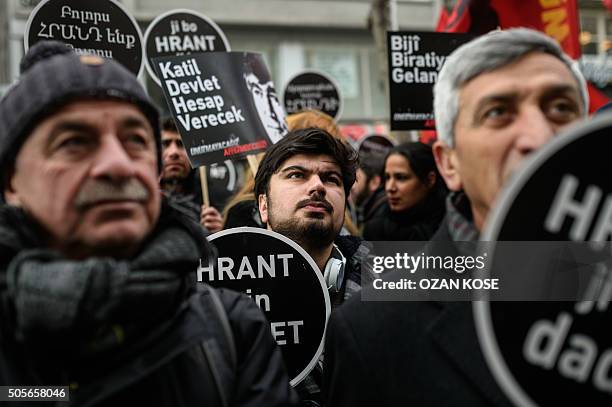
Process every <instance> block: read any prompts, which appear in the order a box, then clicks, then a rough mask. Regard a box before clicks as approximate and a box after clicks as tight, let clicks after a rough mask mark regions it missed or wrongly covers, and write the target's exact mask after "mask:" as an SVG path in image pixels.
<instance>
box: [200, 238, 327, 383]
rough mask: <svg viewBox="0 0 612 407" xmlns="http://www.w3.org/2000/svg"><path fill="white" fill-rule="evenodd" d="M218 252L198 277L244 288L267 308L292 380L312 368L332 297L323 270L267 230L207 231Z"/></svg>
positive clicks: (306, 254)
mask: <svg viewBox="0 0 612 407" xmlns="http://www.w3.org/2000/svg"><path fill="white" fill-rule="evenodd" d="M209 241H210V242H212V243H213V244H214V245H215V247H216V248H217V250H218V252H219V254H218V258H217V260H216V263H214V264H208V265H202V264H201V265H200V267H199V268H198V271H197V274H198V281H201V282H202V281H203V282H205V283H208V284H210V285H212V286H214V287H224V288H230V289H232V290H235V291H240V292H244V293H246V294H247V295H248V296H249V297H250V298H252V299H253V301H255V303H256V304H257V305H258V306H259V308H261V310H262V311H264V313H265V314H266V316H267V318H268V321H270V329H271V330H272V336H274V339H275V340H276V343H278V345H279V346H280V349H281V351H282V353H283V358H284V360H285V364H286V365H287V369H288V371H289V377H291V385H292V386H295V385H297V384H298V383H299V382H300V381H302V380H303V379H304V378H305V377H306V376H307V375H308V373H309V372H310V371H311V370H312V369H314V367H315V365H316V363H317V361H318V359H319V357H320V356H321V352H322V351H323V339H324V336H325V326H326V324H327V318H328V317H329V313H330V309H331V308H330V307H331V305H330V300H329V294H328V292H327V287H326V286H325V283H324V281H323V274H322V273H321V272H320V271H319V268H318V267H317V265H316V264H315V262H314V260H313V259H312V258H311V257H310V256H309V255H308V253H306V252H305V251H304V249H302V248H301V247H300V246H299V245H298V244H297V243H295V242H293V241H292V240H290V239H289V238H287V237H285V236H283V235H281V234H279V233H276V232H272V231H269V230H265V229H259V228H250V227H241V228H234V229H228V230H224V231H221V232H218V233H215V234H213V235H211V236H210V237H209Z"/></svg>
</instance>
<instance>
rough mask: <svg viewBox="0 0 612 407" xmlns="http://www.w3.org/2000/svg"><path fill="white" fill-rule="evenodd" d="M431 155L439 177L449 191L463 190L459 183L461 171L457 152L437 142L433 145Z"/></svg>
mask: <svg viewBox="0 0 612 407" xmlns="http://www.w3.org/2000/svg"><path fill="white" fill-rule="evenodd" d="M433 154H434V158H435V159H436V165H437V166H438V171H440V175H442V178H444V181H445V182H446V186H447V187H448V189H450V190H451V191H460V190H461V188H463V184H462V181H461V171H460V165H459V161H458V160H457V152H456V151H455V150H454V149H452V148H450V147H449V146H447V145H446V144H445V143H443V142H442V141H440V140H438V141H436V142H435V143H434V145H433Z"/></svg>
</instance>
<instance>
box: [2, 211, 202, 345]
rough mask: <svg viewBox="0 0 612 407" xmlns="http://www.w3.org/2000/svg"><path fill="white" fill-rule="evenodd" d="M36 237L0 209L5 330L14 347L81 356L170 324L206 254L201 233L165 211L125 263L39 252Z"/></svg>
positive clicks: (22, 219)
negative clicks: (20, 345) (39, 347)
mask: <svg viewBox="0 0 612 407" xmlns="http://www.w3.org/2000/svg"><path fill="white" fill-rule="evenodd" d="M38 232H39V230H38V229H37V226H36V225H35V224H34V223H33V222H32V221H31V220H30V219H29V218H28V217H27V216H26V215H25V214H24V213H23V212H22V211H21V210H19V209H17V208H14V207H10V206H2V207H0V300H1V303H0V312H1V313H2V314H6V315H2V324H6V323H8V325H9V327H8V330H7V331H6V332H14V336H15V339H16V340H17V341H20V342H23V343H26V344H31V345H37V344H40V345H42V346H44V347H45V348H57V349H66V348H69V349H70V350H71V351H76V352H77V353H80V354H82V355H87V354H94V353H99V352H100V351H104V350H109V349H111V348H113V347H114V346H116V345H118V344H121V343H123V342H126V341H129V340H130V338H131V337H137V336H138V333H139V332H143V331H147V330H150V329H151V327H153V326H154V325H157V324H159V323H160V322H162V321H165V320H168V319H170V317H171V316H172V315H173V314H175V313H176V312H177V309H178V307H179V304H180V303H181V302H182V301H183V300H184V299H185V298H186V297H187V296H188V294H189V292H190V291H192V290H193V288H194V286H195V284H196V283H195V270H196V267H197V264H198V261H199V259H200V258H201V257H203V256H204V257H205V256H207V255H208V254H209V253H203V251H205V250H206V249H207V248H209V247H210V246H209V245H208V244H207V242H206V239H205V237H204V231H203V229H202V228H201V227H199V225H197V224H195V223H193V222H190V221H188V220H187V219H186V218H185V217H183V216H182V215H179V214H177V213H176V212H175V211H173V210H172V209H169V208H168V207H166V206H164V208H163V210H162V215H161V217H160V220H159V222H158V225H157V227H156V229H155V230H154V231H153V232H152V233H151V235H150V236H149V238H148V239H147V241H146V242H144V244H143V248H142V249H141V251H140V252H139V253H138V254H137V255H136V256H135V257H134V258H132V259H130V260H117V259H113V258H89V259H86V260H83V261H74V260H68V259H65V258H62V257H61V255H60V254H59V253H57V252H53V251H51V250H48V249H44V248H43V247H42V246H41V242H40V240H39V238H38V237H37V236H39V235H40V234H39V233H38ZM5 328H7V326H6V325H5Z"/></svg>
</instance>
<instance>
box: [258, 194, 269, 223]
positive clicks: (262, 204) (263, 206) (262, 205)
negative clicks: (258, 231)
mask: <svg viewBox="0 0 612 407" xmlns="http://www.w3.org/2000/svg"><path fill="white" fill-rule="evenodd" d="M257 206H258V207H259V216H261V221H262V222H263V223H264V224H267V223H268V200H267V199H266V195H265V194H260V195H259V196H258V197H257Z"/></svg>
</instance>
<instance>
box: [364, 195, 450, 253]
mask: <svg viewBox="0 0 612 407" xmlns="http://www.w3.org/2000/svg"><path fill="white" fill-rule="evenodd" d="M444 214H445V205H444V197H442V196H438V195H437V194H434V193H432V194H430V195H429V196H428V197H427V198H426V199H425V201H424V202H422V203H420V204H418V205H417V206H415V207H414V208H410V209H408V210H407V211H403V212H392V211H391V210H390V208H389V206H388V205H387V204H385V205H384V209H383V210H382V213H381V214H380V215H379V216H376V217H374V218H372V219H370V220H369V221H368V222H366V224H365V227H364V230H363V238H364V239H366V240H368V241H400V240H405V241H427V240H429V239H431V237H432V236H433V234H434V233H435V232H436V230H437V229H438V227H439V226H440V222H442V219H443V218H444Z"/></svg>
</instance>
